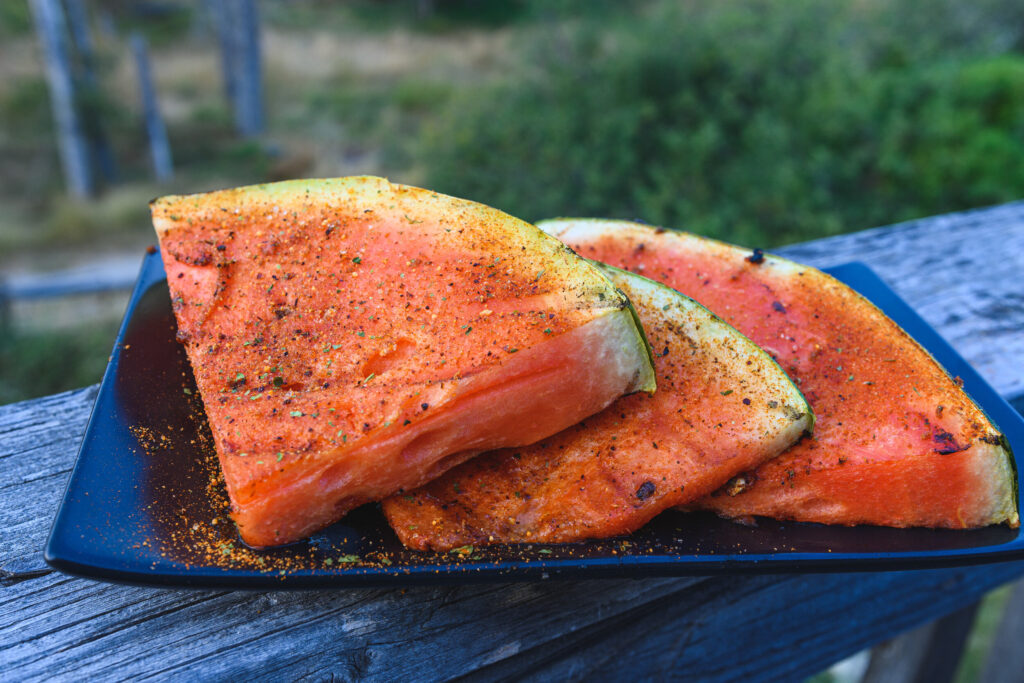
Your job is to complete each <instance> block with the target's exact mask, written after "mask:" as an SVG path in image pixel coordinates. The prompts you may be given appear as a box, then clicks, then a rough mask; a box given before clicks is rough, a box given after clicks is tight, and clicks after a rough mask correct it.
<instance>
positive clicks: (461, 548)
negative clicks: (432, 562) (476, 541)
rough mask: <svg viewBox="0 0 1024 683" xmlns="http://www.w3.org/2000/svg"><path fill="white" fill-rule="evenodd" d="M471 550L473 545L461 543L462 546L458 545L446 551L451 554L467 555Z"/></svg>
mask: <svg viewBox="0 0 1024 683" xmlns="http://www.w3.org/2000/svg"><path fill="white" fill-rule="evenodd" d="M472 552H473V546H471V545H462V546H459V547H458V548H452V549H451V550H449V551H448V553H449V554H451V555H469V554H470V553H472Z"/></svg>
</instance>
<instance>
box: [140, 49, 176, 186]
mask: <svg viewBox="0 0 1024 683" xmlns="http://www.w3.org/2000/svg"><path fill="white" fill-rule="evenodd" d="M131 43H132V54H133V55H134V56H135V67H136V69H137V71H138V74H139V95H140V96H141V97H142V114H143V116H144V117H145V119H146V133H147V134H148V136H149V149H150V153H151V154H152V157H153V172H154V174H155V175H156V179H157V180H161V181H163V180H170V179H171V176H173V175H174V168H173V165H172V163H171V145H170V143H168V141H167V127H166V126H165V125H164V120H163V117H162V116H160V107H159V105H158V103H157V100H156V89H155V88H154V87H153V75H152V72H151V71H150V68H149V50H148V49H147V47H146V39H145V38H143V37H142V35H141V34H140V33H133V34H132V38H131Z"/></svg>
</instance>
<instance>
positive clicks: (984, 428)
mask: <svg viewBox="0 0 1024 683" xmlns="http://www.w3.org/2000/svg"><path fill="white" fill-rule="evenodd" d="M538 227H540V228H541V229H542V230H544V231H545V232H548V233H549V234H551V235H552V236H554V237H557V238H559V239H561V240H563V241H564V242H566V243H567V244H570V245H575V246H579V245H582V244H586V243H588V242H596V241H598V240H600V239H601V238H603V237H606V236H611V235H622V234H629V233H630V232H632V233H633V234H634V235H635V236H636V238H637V240H639V241H640V242H641V243H642V242H643V240H647V239H651V240H657V239H658V236H659V235H660V234H663V233H668V234H669V235H671V236H672V238H673V239H676V240H680V241H681V243H684V244H685V248H686V249H687V250H690V251H692V252H693V253H695V254H697V255H698V257H699V255H700V254H702V253H703V254H708V255H713V256H725V257H727V258H729V259H733V260H734V261H735V262H742V260H743V259H749V258H751V257H752V253H751V250H750V249H746V248H743V247H739V246H736V245H732V244H729V243H726V242H722V241H720V240H716V239H712V238H708V237H703V236H700V235H695V234H692V233H688V232H685V231H680V230H672V229H665V228H658V227H655V226H650V225H646V224H640V223H635V222H631V221H621V220H613V219H591V218H558V219H551V220H546V221H541V222H539V223H538ZM757 263H758V267H759V268H761V269H764V270H765V271H773V272H775V273H776V274H777V276H778V277H780V278H795V277H801V276H804V275H809V274H813V276H814V277H815V278H819V279H818V280H817V282H820V283H822V286H823V287H836V288H841V289H843V290H845V291H846V292H847V293H848V294H852V295H853V296H854V297H855V299H854V301H856V304H855V306H856V307H858V308H863V309H864V310H870V311H873V312H874V315H877V316H878V317H879V319H887V317H886V316H885V314H884V313H883V312H882V311H880V310H879V309H878V308H877V306H875V305H874V304H873V303H872V302H870V301H869V300H867V299H866V298H864V297H863V296H862V295H860V294H859V293H858V292H856V291H854V290H852V289H851V288H849V287H847V286H846V285H845V284H843V283H841V282H839V281H838V280H836V279H835V278H833V277H831V276H830V275H828V274H826V273H822V272H821V271H818V270H816V269H814V268H812V267H810V266H807V265H803V264H799V263H796V262H794V261H791V260H789V259H785V258H782V257H779V256H776V255H772V254H768V253H758V261H757ZM890 322H891V321H890ZM893 327H894V328H895V330H896V331H898V332H896V333H898V334H900V335H902V336H903V337H905V338H906V339H907V340H909V342H910V343H911V344H913V345H914V346H915V347H917V348H918V349H919V350H920V351H921V352H922V353H923V354H924V356H925V357H926V358H927V359H928V360H929V361H930V362H931V363H932V364H934V366H935V367H937V368H940V369H941V371H942V373H943V374H945V375H946V377H947V378H949V379H950V385H951V386H952V383H953V382H954V379H953V378H951V377H949V373H948V372H946V370H945V369H944V368H942V366H941V365H940V364H939V363H938V362H937V361H936V360H935V359H934V357H933V356H932V355H931V354H930V353H928V351H927V350H926V349H923V348H921V347H920V345H918V344H917V342H916V341H914V340H913V339H912V338H911V337H910V336H909V335H907V334H906V332H905V331H903V330H902V329H900V328H899V327H898V326H897V325H895V324H893ZM956 391H960V390H956ZM963 393H964V395H965V397H966V399H967V402H968V403H969V404H970V406H971V407H972V408H973V409H974V410H975V411H976V413H975V415H976V417H977V418H978V423H979V425H980V430H979V433H980V434H981V436H980V438H978V439H977V440H975V441H973V442H972V443H971V444H970V446H971V449H970V450H971V453H972V454H973V461H972V467H973V469H974V470H975V472H974V479H975V481H976V482H977V483H978V489H979V492H978V498H977V500H976V501H975V503H974V504H975V506H980V507H975V509H974V517H973V518H972V521H970V522H969V523H962V520H960V519H959V517H958V514H953V513H951V515H952V516H951V517H950V518H948V519H934V520H922V522H921V523H922V524H924V525H927V526H932V525H934V526H943V527H947V526H948V527H951V528H963V527H964V526H976V525H982V524H997V523H1006V524H1008V525H1009V526H1011V527H1017V526H1019V523H1020V518H1019V511H1018V510H1019V497H1018V496H1019V492H1018V490H1017V474H1016V472H1017V470H1016V467H1017V465H1016V462H1015V459H1014V455H1013V452H1012V449H1011V448H1010V445H1009V443H1008V441H1007V440H1006V438H1005V436H1004V435H1003V434H1002V433H1000V432H999V431H998V428H997V426H996V425H995V424H994V423H993V422H992V420H991V418H990V417H989V416H988V415H987V414H985V412H984V411H983V409H981V407H980V406H978V405H977V404H976V403H974V401H973V399H971V397H970V396H968V395H966V393H965V392H963ZM936 485H941V483H936ZM780 495H783V494H782V492H781V491H780ZM741 497H742V496H741ZM796 500H797V499H795V498H794V504H795V502H796ZM719 504H721V503H719ZM773 510H774V512H775V513H778V514H779V516H780V517H783V518H787V519H802V518H803V517H802V516H801V515H803V514H804V513H803V512H799V513H798V512H796V508H795V507H793V508H791V507H790V504H789V503H787V502H780V503H779V504H778V505H777V506H774V508H773ZM720 514H721V511H720ZM753 514H761V513H759V512H756V511H755V512H753ZM881 515H882V516H880V517H879V518H878V519H876V520H873V521H872V522H871V523H879V524H885V525H891V526H906V525H907V524H906V523H905V522H904V521H903V520H901V519H899V518H898V517H897V518H886V517H884V513H881ZM813 516H814V513H813V512H812V514H811V517H813ZM806 521H826V520H818V519H808V520H806ZM840 523H856V522H855V521H853V520H843V521H840ZM910 525H917V523H916V522H915V523H911V524H910Z"/></svg>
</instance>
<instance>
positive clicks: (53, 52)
mask: <svg viewBox="0 0 1024 683" xmlns="http://www.w3.org/2000/svg"><path fill="white" fill-rule="evenodd" d="M29 7H30V8H31V10H32V17H33V20H34V22H35V26H36V33H37V34H38V35H39V43H40V46H41V47H42V50H43V60H44V62H45V66H46V81H47V84H48V85H49V88H50V103H51V105H52V107H53V119H54V122H55V124H56V127H57V143H58V147H59V150H60V159H61V165H62V166H63V169H64V180H65V182H66V183H67V187H68V192H70V193H71V195H72V196H75V197H80V198H85V197H89V196H91V195H92V194H93V192H94V190H95V185H94V183H93V178H92V173H91V171H90V167H89V150H88V147H87V140H86V138H85V132H84V130H83V127H82V120H81V117H80V116H79V113H78V111H77V110H76V108H75V87H74V82H73V80H72V78H71V64H70V60H69V56H68V44H67V36H66V33H65V31H66V27H65V23H64V11H63V9H62V8H61V6H60V4H59V2H58V1H57V0H29Z"/></svg>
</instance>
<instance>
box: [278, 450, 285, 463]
mask: <svg viewBox="0 0 1024 683" xmlns="http://www.w3.org/2000/svg"><path fill="white" fill-rule="evenodd" d="M283 457H284V453H282V452H281V451H278V452H277V461H278V462H281V458H283Z"/></svg>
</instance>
